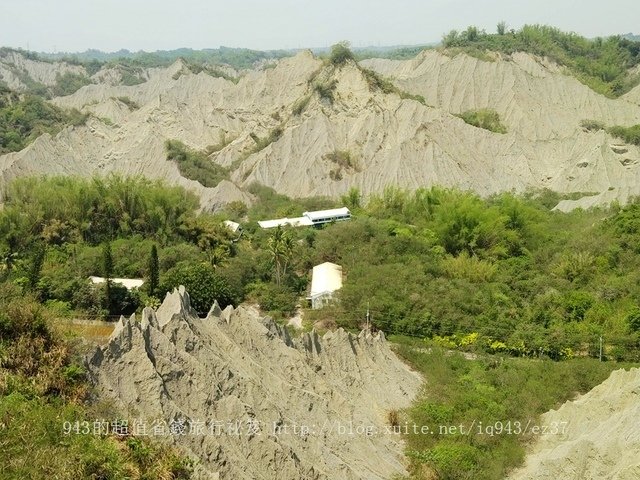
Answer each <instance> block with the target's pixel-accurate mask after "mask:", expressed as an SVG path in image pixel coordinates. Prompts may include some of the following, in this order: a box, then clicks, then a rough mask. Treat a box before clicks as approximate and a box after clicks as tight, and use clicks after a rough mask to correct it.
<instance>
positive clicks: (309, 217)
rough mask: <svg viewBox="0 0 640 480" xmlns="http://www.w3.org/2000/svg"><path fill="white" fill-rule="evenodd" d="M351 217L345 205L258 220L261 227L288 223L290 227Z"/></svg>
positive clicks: (273, 226)
mask: <svg viewBox="0 0 640 480" xmlns="http://www.w3.org/2000/svg"><path fill="white" fill-rule="evenodd" d="M349 219H351V212H350V211H349V209H348V208H347V207H342V208H334V209H331V210H317V211H315V212H304V213H303V214H302V217H296V218H278V219H275V220H263V221H260V222H258V225H260V227H261V228H275V227H279V226H285V225H290V226H292V227H310V226H312V225H323V224H325V223H331V222H341V221H344V220H349Z"/></svg>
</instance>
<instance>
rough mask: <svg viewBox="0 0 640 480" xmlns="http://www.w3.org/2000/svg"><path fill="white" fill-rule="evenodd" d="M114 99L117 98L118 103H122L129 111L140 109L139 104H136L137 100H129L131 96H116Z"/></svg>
mask: <svg viewBox="0 0 640 480" xmlns="http://www.w3.org/2000/svg"><path fill="white" fill-rule="evenodd" d="M116 100H118V101H119V102H120V103H124V104H125V105H126V106H127V108H128V109H129V111H131V112H133V111H134V110H139V109H140V105H138V103H137V102H134V101H133V100H131V98H129V97H118V98H116Z"/></svg>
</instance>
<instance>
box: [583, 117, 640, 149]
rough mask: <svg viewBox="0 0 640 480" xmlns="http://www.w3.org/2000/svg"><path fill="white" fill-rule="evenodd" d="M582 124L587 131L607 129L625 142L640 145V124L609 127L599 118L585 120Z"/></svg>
mask: <svg viewBox="0 0 640 480" xmlns="http://www.w3.org/2000/svg"><path fill="white" fill-rule="evenodd" d="M580 126H581V127H582V128H583V129H584V130H585V131H587V132H597V131H599V130H606V131H607V133H609V134H610V135H612V136H614V137H616V138H619V139H620V140H622V141H623V142H624V143H628V144H630V145H640V125H632V126H631V127H623V126H621V125H614V126H612V127H607V126H606V125H605V124H604V122H600V121H598V120H583V121H582V122H580Z"/></svg>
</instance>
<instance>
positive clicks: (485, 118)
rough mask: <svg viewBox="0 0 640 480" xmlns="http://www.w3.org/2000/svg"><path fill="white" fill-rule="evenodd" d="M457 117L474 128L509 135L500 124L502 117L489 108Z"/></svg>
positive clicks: (468, 111)
mask: <svg viewBox="0 0 640 480" xmlns="http://www.w3.org/2000/svg"><path fill="white" fill-rule="evenodd" d="M456 116H457V117H460V118H461V119H462V120H464V121H465V123H468V124H469V125H473V126H474V127H478V128H484V129H485V130H489V131H490V132H493V133H507V128H506V127H505V126H504V125H503V124H502V123H501V122H500V115H499V114H498V112H496V111H495V110H491V109H489V108H482V109H480V110H467V111H466V112H463V113H461V114H459V115H456Z"/></svg>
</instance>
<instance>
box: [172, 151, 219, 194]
mask: <svg viewBox="0 0 640 480" xmlns="http://www.w3.org/2000/svg"><path fill="white" fill-rule="evenodd" d="M165 149H166V151H167V160H170V161H173V162H175V163H176V164H177V165H178V170H180V174H181V175H182V176H183V177H185V178H188V179H190V180H195V181H196V182H199V183H200V184H201V185H202V186H204V187H210V188H213V187H215V186H216V185H218V184H219V183H220V182H221V181H222V180H225V179H228V178H229V171H228V169H226V168H224V167H222V166H221V165H218V164H217V163H214V162H212V161H211V160H209V159H208V158H207V155H206V154H205V153H204V152H197V151H195V150H192V149H190V148H189V147H187V146H186V145H185V144H184V143H182V142H180V141H179V140H167V141H166V142H165Z"/></svg>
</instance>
